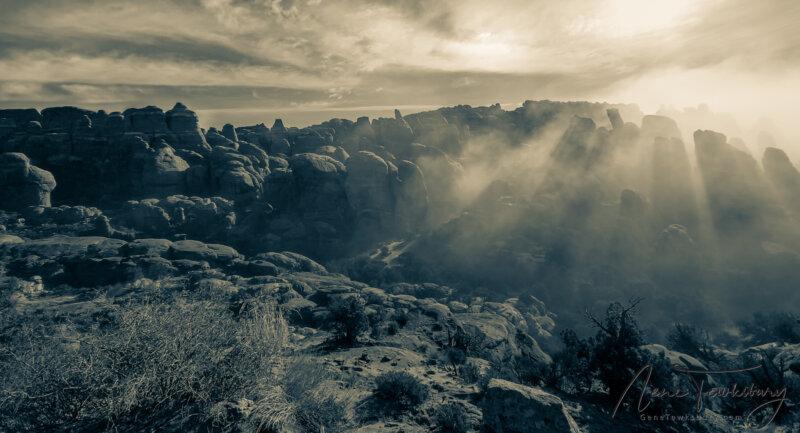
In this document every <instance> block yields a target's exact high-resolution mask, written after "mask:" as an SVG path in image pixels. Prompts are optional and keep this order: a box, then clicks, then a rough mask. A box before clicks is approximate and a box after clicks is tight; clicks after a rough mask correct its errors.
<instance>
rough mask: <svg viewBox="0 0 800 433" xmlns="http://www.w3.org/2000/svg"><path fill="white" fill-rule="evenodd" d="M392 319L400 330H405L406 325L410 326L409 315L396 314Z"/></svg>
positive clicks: (403, 313)
mask: <svg viewBox="0 0 800 433" xmlns="http://www.w3.org/2000/svg"><path fill="white" fill-rule="evenodd" d="M392 319H393V320H394V323H396V324H397V326H399V327H400V328H405V327H406V325H408V313H405V312H402V313H395V314H394V316H392Z"/></svg>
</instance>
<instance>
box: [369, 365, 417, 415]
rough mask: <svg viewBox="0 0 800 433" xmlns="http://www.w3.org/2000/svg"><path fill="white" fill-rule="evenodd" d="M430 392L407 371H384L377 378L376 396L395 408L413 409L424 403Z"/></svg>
mask: <svg viewBox="0 0 800 433" xmlns="http://www.w3.org/2000/svg"><path fill="white" fill-rule="evenodd" d="M428 394H429V390H428V387H427V386H426V385H425V384H423V383H422V382H420V380H419V379H417V378H416V376H414V375H412V374H409V373H406V372H405V371H392V372H388V373H383V374H381V375H380V376H378V377H377V378H375V392H374V395H375V397H376V398H377V399H378V400H381V401H383V402H384V403H387V404H388V405H389V406H390V407H393V408H395V409H399V410H408V409H413V408H415V407H417V406H419V405H420V404H422V403H424V402H425V400H427V399H428Z"/></svg>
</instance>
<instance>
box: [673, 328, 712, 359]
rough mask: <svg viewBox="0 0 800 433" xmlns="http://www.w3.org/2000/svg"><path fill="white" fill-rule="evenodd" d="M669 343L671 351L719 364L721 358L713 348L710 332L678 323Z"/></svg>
mask: <svg viewBox="0 0 800 433" xmlns="http://www.w3.org/2000/svg"><path fill="white" fill-rule="evenodd" d="M667 341H668V342H669V345H670V348H671V349H673V350H677V351H678V352H682V353H685V354H687V355H691V356H694V357H695V358H698V359H701V360H703V361H711V362H719V360H720V358H721V357H720V355H718V354H717V353H716V352H715V351H714V348H713V347H712V346H711V343H710V338H709V336H708V332H705V331H703V330H700V329H698V328H696V327H694V326H691V325H687V324H683V323H676V324H675V326H674V328H673V329H672V331H670V333H669V335H667Z"/></svg>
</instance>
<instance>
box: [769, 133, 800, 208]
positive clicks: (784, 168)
mask: <svg viewBox="0 0 800 433" xmlns="http://www.w3.org/2000/svg"><path fill="white" fill-rule="evenodd" d="M761 163H762V165H763V166H764V172H765V174H766V176H767V179H769V180H770V182H772V185H774V186H775V188H776V189H777V190H778V193H779V194H780V195H781V196H782V198H783V200H784V201H785V202H786V203H787V204H789V205H790V206H792V207H794V208H795V209H797V208H798V207H797V205H798V203H800V172H798V171H797V168H796V167H795V166H794V164H792V161H791V160H789V157H788V156H787V155H786V152H784V151H782V150H780V149H777V148H775V147H768V148H767V149H766V150H764V157H763V158H762V159H761Z"/></svg>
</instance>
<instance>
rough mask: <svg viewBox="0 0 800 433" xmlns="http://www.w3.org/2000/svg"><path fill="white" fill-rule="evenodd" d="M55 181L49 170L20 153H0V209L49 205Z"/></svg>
mask: <svg viewBox="0 0 800 433" xmlns="http://www.w3.org/2000/svg"><path fill="white" fill-rule="evenodd" d="M55 187H56V181H55V179H54V178H53V175H52V174H50V172H48V171H45V170H42V169H40V168H39V167H36V166H33V165H31V162H30V160H29V159H28V157H27V156H25V155H23V154H21V153H13V152H12V153H3V154H0V209H8V210H19V209H23V208H25V207H27V206H44V207H49V206H50V193H51V192H52V191H53V189H55Z"/></svg>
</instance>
